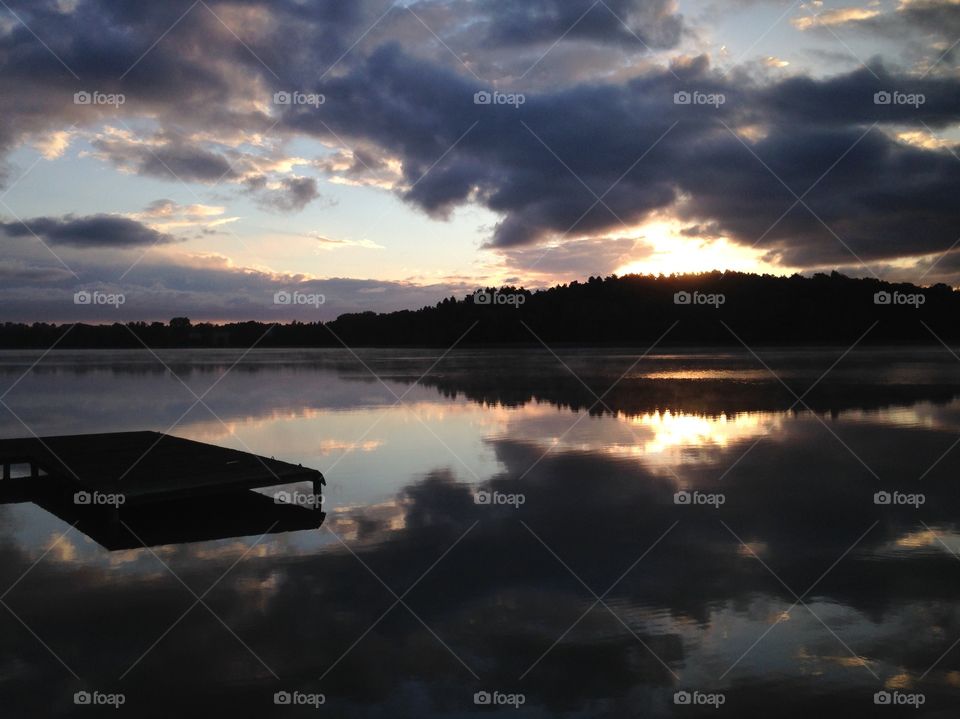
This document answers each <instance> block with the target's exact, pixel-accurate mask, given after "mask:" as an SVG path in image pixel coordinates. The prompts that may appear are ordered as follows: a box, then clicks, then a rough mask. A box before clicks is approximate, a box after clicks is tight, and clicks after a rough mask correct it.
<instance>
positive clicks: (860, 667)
mask: <svg viewBox="0 0 960 719" xmlns="http://www.w3.org/2000/svg"><path fill="white" fill-rule="evenodd" d="M640 352H642V350H640V351H639V352H638V351H637V350H631V349H603V350H584V349H562V350H557V354H558V356H554V355H553V354H552V353H551V352H549V351H547V350H545V349H543V350H533V349H529V350H509V351H506V350H504V351H480V350H454V351H452V352H449V353H446V354H445V353H443V352H442V351H439V350H358V351H357V352H356V353H353V352H352V351H347V350H342V351H335V350H253V351H251V352H249V353H246V354H245V353H242V352H239V351H230V350H223V351H210V350H167V351H158V352H157V353H156V355H154V354H151V353H148V352H145V351H144V352H124V351H53V352H50V353H48V354H45V355H43V354H42V353H40V352H3V353H0V394H3V393H4V392H5V393H6V394H3V397H2V401H3V403H4V404H3V405H0V436H2V437H4V438H6V437H20V436H30V434H31V433H36V434H37V435H40V436H45V435H57V434H76V433H93V432H112V431H126V430H133V429H150V430H155V431H161V432H169V433H171V434H174V435H177V436H180V437H185V438H189V439H194V440H199V441H203V442H208V443H212V444H217V445H221V446H225V447H231V448H236V449H243V450H246V451H251V452H255V453H258V454H261V455H265V456H268V457H275V458H276V459H281V460H285V461H288V462H293V463H302V464H303V465H304V466H308V467H313V468H316V469H319V470H320V471H322V472H323V473H324V475H325V476H326V478H327V482H328V486H327V491H326V493H325V497H324V511H325V512H326V513H327V516H326V519H325V521H324V522H323V524H322V526H321V527H320V528H319V529H314V530H307V531H300V532H290V533H285V534H269V533H268V534H264V533H265V532H268V530H269V529H270V526H269V522H267V523H265V526H263V527H262V529H258V531H257V533H256V534H254V535H251V536H246V537H226V538H223V539H219V540H215V541H209V542H199V543H189V544H170V545H164V546H159V547H153V548H151V549H146V548H140V549H130V550H121V551H112V552H111V551H106V550H105V549H103V548H102V547H100V545H98V544H97V543H95V542H94V541H93V540H92V539H90V538H89V537H87V536H85V535H84V534H83V533H81V532H80V531H79V530H78V529H76V528H72V527H71V526H70V524H67V523H65V522H63V521H61V520H59V519H57V518H56V517H54V516H53V515H51V514H48V513H47V512H46V511H44V510H43V509H41V508H39V507H37V506H35V505H33V504H7V505H3V506H0V599H2V603H3V607H5V608H0V715H2V716H3V717H8V716H10V717H21V716H23V717H27V716H29V717H34V716H74V715H76V716H83V715H90V714H97V713H98V712H99V713H101V714H103V715H107V716H117V715H118V714H117V713H115V712H116V709H115V708H114V706H115V705H117V704H122V706H121V707H120V708H121V710H122V711H126V712H131V713H133V714H134V715H135V716H138V717H141V716H174V715H186V716H193V715H198V714H200V713H214V712H215V713H216V715H217V716H238V717H246V716H258V717H262V716H278V717H282V716H295V715H310V716H334V717H381V716H383V717H461V716H471V715H475V714H476V715H484V716H523V717H641V716H643V717H650V716H653V717H659V716H698V715H700V716H716V717H721V716H737V717H748V716H765V715H770V716H797V717H800V716H803V717H808V716H811V715H818V716H829V717H832V716H838V717H839V716H850V715H853V716H858V715H863V716H870V715H874V714H876V715H877V716H915V717H919V716H944V717H946V716H951V717H953V716H956V711H957V706H958V702H960V646H958V643H960V604H958V602H957V597H958V595H960V556H958V554H957V553H958V551H960V533H958V520H960V493H958V491H957V476H958V473H957V470H958V468H960V448H957V447H956V446H955V445H956V444H957V443H958V441H960V434H958V432H960V359H958V358H957V357H956V356H954V355H953V354H952V353H951V352H950V351H948V350H947V349H946V348H944V347H933V348H926V349H899V348H868V349H856V350H853V351H851V352H849V353H848V354H844V348H837V349H832V348H820V349H803V350H788V349H762V350H757V355H758V356H754V355H753V354H752V353H750V352H747V351H736V350H731V349H719V350H718V349H711V348H698V349H669V348H666V349H664V348H658V349H656V350H654V351H653V352H651V353H650V354H648V355H646V356H641V354H640ZM25 373H26V374H25ZM144 461H149V456H147V457H145V458H144ZM38 481H40V480H38ZM78 692H87V693H88V694H86V695H82V694H81V695H79V698H77V693H78ZM87 699H89V701H90V705H84V704H83V702H85V701H87ZM77 701H79V702H81V703H80V704H79V705H78V704H77V703H75V702H77ZM111 712H114V713H111Z"/></svg>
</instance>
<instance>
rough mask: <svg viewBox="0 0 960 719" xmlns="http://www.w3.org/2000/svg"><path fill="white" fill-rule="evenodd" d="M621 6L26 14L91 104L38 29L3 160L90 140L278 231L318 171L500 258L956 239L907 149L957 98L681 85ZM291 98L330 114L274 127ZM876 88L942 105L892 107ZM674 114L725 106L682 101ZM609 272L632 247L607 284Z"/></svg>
mask: <svg viewBox="0 0 960 719" xmlns="http://www.w3.org/2000/svg"><path fill="white" fill-rule="evenodd" d="M606 4H607V5H608V6H609V7H608V8H605V7H603V6H602V5H597V6H594V7H592V8H591V6H590V4H589V3H588V2H587V1H586V0H583V1H581V0H576V1H575V2H570V3H561V2H558V1H557V0H534V2H531V3H522V4H519V5H518V4H516V3H508V2H506V0H486V1H485V2H466V0H452V1H451V2H439V0H432V1H424V2H419V3H416V4H414V5H413V6H412V10H413V12H415V13H416V15H417V16H419V17H420V18H421V19H423V20H424V22H426V23H427V24H428V25H429V26H430V28H431V29H433V30H434V32H436V33H437V34H438V35H439V37H440V38H441V39H443V41H444V44H446V45H447V46H448V47H444V46H443V44H441V43H439V42H437V39H436V38H435V37H434V36H433V35H431V34H430V32H429V31H428V30H427V29H426V28H424V27H423V24H422V23H420V22H419V21H418V20H417V17H415V16H414V15H413V14H412V13H411V12H410V11H409V10H407V9H406V8H404V7H399V6H398V7H393V8H392V9H389V11H388V8H389V7H390V4H389V2H386V1H380V0H368V1H365V2H357V3H350V4H349V7H347V6H346V5H344V4H343V3H338V2H319V3H311V4H309V5H305V4H302V3H299V2H295V1H294V0H280V1H279V2H274V3H264V2H258V1H257V0H249V1H247V2H244V3H242V4H229V5H228V4H226V3H212V4H211V10H213V11H216V12H217V13H218V14H221V11H222V18H221V19H223V20H224V21H225V22H227V23H228V24H230V29H227V28H226V27H224V25H223V23H222V22H221V21H220V20H218V19H217V17H215V16H214V15H213V14H212V13H211V12H210V11H208V10H207V9H205V7H204V6H202V5H197V6H195V7H193V9H192V10H191V9H190V8H191V4H190V3H189V2H188V1H187V0H174V1H172V2H169V3H163V4H160V5H149V6H140V7H134V6H128V5H124V4H117V3H111V2H106V1H105V0H80V1H79V2H77V3H76V4H75V6H73V8H72V9H69V8H68V7H67V6H66V5H60V4H57V3H54V2H52V1H51V2H37V3H31V4H30V5H29V6H27V5H24V6H23V7H21V6H20V5H18V6H17V8H18V14H20V11H22V14H21V17H23V18H24V20H25V21H26V22H28V23H29V24H30V25H31V26H33V27H42V28H43V37H44V42H45V43H46V44H47V46H48V47H49V49H50V50H52V51H53V52H54V53H56V55H57V56H59V57H60V59H61V60H62V61H63V63H65V64H66V66H67V67H69V68H71V69H72V70H73V71H74V72H76V73H77V75H79V76H80V77H82V78H83V81H82V82H77V81H75V80H74V78H72V77H71V76H70V72H69V71H68V70H67V69H66V68H65V67H64V65H62V64H61V63H60V61H58V60H57V58H56V57H55V56H54V55H53V54H51V52H50V51H48V50H47V48H45V47H44V46H43V45H41V44H39V43H37V42H36V40H35V38H33V37H32V36H31V35H29V33H27V32H26V31H25V30H23V29H22V28H20V27H19V26H16V27H13V28H12V29H11V30H10V31H9V32H6V33H4V34H2V35H0V93H3V95H4V96H9V97H19V98H29V102H27V101H18V102H14V103H10V104H9V106H8V107H7V108H6V110H7V111H6V112H5V113H4V115H3V117H2V118H0V151H9V150H10V149H11V148H12V147H15V146H17V144H18V143H20V142H24V141H27V140H31V141H36V142H39V143H41V146H42V147H45V148H46V149H45V152H47V153H48V154H50V155H56V154H57V153H60V152H62V149H61V145H62V142H61V140H62V138H60V139H58V137H59V136H58V135H57V134H56V133H60V132H63V131H64V128H66V127H69V126H70V125H72V124H73V123H77V127H78V130H77V132H79V133H84V137H89V138H90V139H89V142H90V146H91V148H92V149H91V152H92V153H93V155H94V156H95V157H97V158H99V159H101V160H104V161H107V162H110V163H111V164H113V165H114V166H116V167H118V168H121V169H123V170H125V171H127V172H130V173H135V174H138V175H146V176H150V177H156V178H161V179H164V180H167V181H176V180H175V178H176V177H179V178H181V179H183V180H184V181H186V182H197V183H203V184H208V185H212V184H215V183H219V182H222V183H223V184H224V185H226V186H230V187H233V188H235V189H237V190H238V191H240V192H252V193H253V194H254V196H255V198H256V199H257V201H258V202H259V203H260V204H261V205H262V206H265V207H269V208H271V209H274V210H277V211H281V212H296V211H299V210H302V209H304V208H305V207H306V206H307V205H308V204H309V203H310V202H312V201H315V200H316V199H317V198H318V197H319V196H320V188H319V186H318V184H317V180H316V179H314V178H313V177H309V176H306V177H305V176H303V174H304V173H303V171H302V170H300V167H301V166H307V167H312V168H314V169H317V170H320V171H321V172H323V173H324V175H325V176H326V177H327V178H328V179H330V180H331V181H339V182H345V183H352V184H359V185H368V186H373V187H378V188H383V189H387V190H388V191H391V192H394V193H396V194H397V195H398V196H400V197H401V198H402V199H403V200H404V201H405V202H406V203H407V204H408V205H409V206H410V207H413V208H415V209H417V210H418V211H421V212H424V213H426V214H427V215H429V216H431V217H434V218H437V219H444V218H447V217H450V216H451V213H453V212H454V211H455V210H456V209H457V208H460V207H464V206H470V205H476V206H481V207H483V208H486V209H487V210H489V211H490V212H492V213H494V214H495V215H496V216H497V217H498V218H499V219H498V221H497V223H496V224H495V226H494V227H493V228H492V229H491V231H490V232H489V234H488V236H487V237H486V238H485V239H486V245H487V247H490V248H495V249H498V250H501V251H506V250H510V249H512V248H517V249H519V248H530V247H534V246H538V245H545V244H547V243H557V244H566V243H567V242H569V241H573V242H576V241H585V240H588V239H591V238H598V237H612V238H617V237H629V236H634V235H635V234H636V232H635V231H636V230H637V227H638V226H639V225H642V224H643V223H644V222H645V221H647V220H648V219H649V218H650V217H651V216H652V215H654V214H657V213H664V214H673V215H676V216H678V217H680V218H682V219H684V220H685V221H687V222H689V223H690V224H697V225H709V226H715V227H716V228H717V231H718V232H722V233H723V234H724V235H725V236H727V237H729V238H730V240H731V241H732V242H739V243H741V244H744V245H752V244H753V243H755V242H757V241H758V239H760V238H762V242H761V244H760V247H762V248H763V249H766V250H767V251H768V252H769V253H770V257H771V258H772V260H773V261H780V262H781V263H788V262H789V263H809V264H807V265H805V266H813V265H816V266H820V265H821V264H824V263H827V264H829V263H839V262H843V263H846V262H847V261H849V259H850V257H851V254H850V252H851V251H852V252H854V253H855V254H856V255H857V256H858V257H861V258H863V259H864V260H866V261H868V262H869V261H886V260H891V259H895V258H903V257H911V256H922V255H925V254H928V253H930V252H935V251H937V250H944V249H946V248H947V247H949V246H950V244H952V243H953V242H954V241H955V239H956V237H955V235H956V230H955V228H956V227H957V225H958V224H960V223H958V221H960V214H958V210H957V207H956V203H955V201H954V197H953V196H954V194H955V192H954V190H955V188H956V187H957V186H958V180H960V176H958V172H960V163H957V162H956V160H955V158H953V156H952V155H951V154H950V150H951V149H952V148H949V147H943V146H937V145H933V144H919V143H910V142H906V141H903V140H902V139H898V138H903V137H909V135H905V134H904V133H909V132H917V131H920V130H922V129H923V124H926V125H928V126H929V127H931V128H933V129H935V130H937V131H939V130H944V129H946V128H950V127H952V126H955V125H956V124H957V122H958V121H960V99H958V98H960V92H958V90H960V81H958V79H957V78H955V77H949V76H947V75H946V74H943V73H936V72H934V73H931V74H929V75H928V76H927V77H925V78H921V77H920V74H919V73H915V74H912V75H911V74H909V73H904V72H901V71H896V72H888V71H887V70H886V69H885V68H884V66H883V63H882V62H880V61H879V60H875V61H871V67H872V68H873V71H874V72H875V73H876V76H874V75H872V74H871V73H870V72H868V71H866V70H862V69H861V70H857V71H855V72H851V73H846V74H839V75H833V76H819V77H813V76H810V75H805V74H799V73H798V74H794V75H791V76H786V77H780V76H778V77H777V78H776V79H771V78H769V77H765V76H764V74H763V73H762V72H760V71H759V70H758V71H757V72H759V74H757V75H754V74H751V72H753V70H749V71H748V70H747V69H745V68H746V67H747V66H744V67H741V68H738V69H737V70H736V71H734V72H728V73H726V74H720V73H719V72H717V71H715V70H714V69H712V68H711V64H710V60H709V58H708V57H707V56H705V55H702V56H696V57H679V58H674V59H673V62H672V64H671V65H670V66H669V67H667V66H666V60H667V55H666V54H665V53H662V54H659V55H658V54H657V52H656V51H658V50H676V49H677V48H678V47H679V45H678V43H679V41H680V38H681V37H682V33H683V32H684V25H683V18H682V17H681V15H680V14H679V12H678V11H677V8H676V7H675V5H674V4H673V3H672V2H669V1H668V0H616V1H614V0H609V2H607V3H606ZM956 7H957V6H956V4H955V3H944V2H939V3H935V2H933V1H932V0H916V1H914V2H904V3H902V4H901V5H900V6H899V7H898V8H897V10H895V11H894V12H893V13H882V14H880V15H877V16H875V17H874V16H871V17H865V15H864V13H863V12H861V13H860V14H859V15H857V13H855V12H853V13H851V12H849V10H850V9H848V12H846V14H845V15H842V14H841V15H838V14H835V13H834V14H831V13H832V12H834V11H828V12H827V13H822V14H821V15H820V16H819V17H820V18H821V20H822V21H823V22H828V23H830V22H841V21H842V22H844V23H845V24H846V25H849V26H856V27H863V28H866V27H868V26H869V27H872V28H874V29H875V30H877V31H879V30H878V29H879V28H881V23H887V22H892V20H891V18H893V19H896V21H897V22H909V23H910V25H911V26H912V27H916V28H926V29H932V28H933V27H934V26H935V25H936V24H937V21H941V26H943V27H952V26H951V25H950V24H949V22H950V21H949V18H951V17H953V16H954V15H955V13H956V10H955V8H956ZM188 10H190V11H189V12H187V11H188ZM853 10H864V8H854V9H853ZM865 12H868V13H869V12H874V9H873V8H872V7H868V8H866V10H865ZM184 13H186V14H184ZM385 13H386V14H385ZM181 17H182V19H181V20H180V22H179V23H178V24H177V25H176V27H175V28H174V30H173V31H171V32H169V33H168V34H166V35H165V36H164V37H163V40H162V42H159V43H157V44H156V45H155V46H152V43H154V41H155V40H156V38H157V37H159V36H160V35H161V34H162V33H163V32H164V31H165V30H166V29H168V28H170V27H171V25H173V24H174V22H175V21H177V20H178V18H181ZM378 18H382V20H381V22H380V23H378V24H377V25H376V27H374V28H373V29H371V30H370V32H369V33H366V34H364V33H365V32H366V30H367V29H369V28H370V27H371V25H373V24H374V21H376V20H378ZM844 18H845V19H844ZM891 27H892V26H891ZM811 29H812V28H811ZM568 30H569V32H568V33H567V34H566V35H563V33H564V32H566V31H568ZM924 31H926V30H924ZM634 33H635V34H636V35H637V36H638V37H639V40H638V37H634ZM238 37H239V38H240V40H242V43H240V42H238ZM561 37H562V38H563V39H562V40H561V42H560V43H559V44H558V45H557V47H556V49H551V50H550V53H549V56H548V57H546V58H545V59H544V60H543V61H542V62H541V63H539V64H538V65H537V66H536V67H535V68H534V69H533V70H532V71H531V72H530V73H529V74H528V75H524V73H525V72H526V70H527V69H529V68H531V66H532V65H533V64H534V62H535V61H536V60H537V59H538V58H539V57H542V56H543V55H544V52H545V50H547V49H548V48H550V47H551V45H552V44H553V43H554V42H556V41H557V39H558V38H561ZM358 39H360V40H361V41H360V42H359V43H357V44H356V46H355V47H352V49H351V46H352V45H353V44H354V43H355V42H356V41H357V40H358ZM644 44H645V45H647V46H648V47H649V48H652V49H653V50H654V51H655V52H654V53H649V52H648V50H647V49H646V48H644ZM567 46H569V47H567ZM147 48H151V49H150V51H149V52H148V53H147V54H146V55H144V50H145V49H147ZM565 48H566V49H567V50H570V52H572V53H573V54H574V55H575V56H577V57H582V58H583V63H582V67H575V65H576V63H575V62H573V61H572V60H571V58H570V57H569V56H566V57H565V56H564V52H565ZM625 48H630V50H629V52H628V53H627V54H626V55H625ZM944 49H945V48H944ZM347 50H350V52H346V51H347ZM451 50H453V53H451ZM942 52H943V51H940V53H941V54H942ZM345 53H346V54H345ZM454 55H456V57H454ZM637 55H639V56H642V57H641V59H639V60H638V59H637V58H636V57H635V56H637ZM624 57H628V58H629V61H624V60H623V58H624ZM574 59H575V58H574ZM766 62H767V64H771V63H772V64H774V65H776V64H779V61H777V60H775V59H771V58H768V59H767V61H766ZM947 62H948V60H945V61H944V63H943V64H944V65H946V64H947ZM548 66H549V67H548ZM758 66H759V67H761V68H762V66H763V62H761V63H759V64H758ZM488 70H489V71H490V74H489V75H488V74H486V73H487V71H488ZM472 73H477V74H480V77H481V78H484V79H478V77H476V76H475V75H474V74H472ZM121 76H122V77H123V78H124V79H123V80H119V79H118V78H120V77H121ZM521 77H525V79H524V80H523V81H522V82H521V81H520V78H521ZM487 78H489V79H487ZM519 85H524V86H523V87H519ZM278 89H285V90H289V89H300V90H302V91H304V92H318V93H322V94H323V95H324V97H325V100H326V101H325V102H324V103H323V104H322V105H320V106H317V107H305V106H293V105H288V106H275V105H273V104H272V102H271V98H272V96H273V92H275V91H276V90H278ZM495 89H496V90H502V91H513V90H516V91H522V92H523V93H524V96H525V102H524V103H523V105H520V106H518V107H512V106H509V105H495V104H491V105H475V104H474V101H473V98H474V94H475V93H476V92H477V91H478V90H488V91H492V90H495ZM79 90H88V91H91V90H96V91H100V92H105V93H110V92H119V93H124V94H125V96H126V101H125V103H124V104H123V105H122V106H120V107H109V106H98V105H92V104H91V105H77V104H74V102H73V95H74V93H75V92H77V91H79ZM881 90H901V91H903V92H916V93H920V94H923V95H924V96H925V98H926V102H925V104H924V105H923V106H922V107H919V108H918V107H911V106H908V105H894V104H891V105H884V106H878V105H876V104H874V102H873V95H874V93H876V92H878V91H881ZM680 91H685V92H690V91H696V92H700V93H705V94H719V95H722V96H723V97H724V98H725V103H724V104H723V105H722V106H720V107H711V106H697V105H681V104H676V103H675V102H674V94H675V93H677V92H680ZM874 122H877V123H879V124H878V125H877V126H876V127H875V128H874V129H872V130H870V131H869V132H867V130H868V129H869V128H870V127H871V125H873V123H874ZM921 122H922V123H923V124H921ZM118 128H120V129H118ZM131 128H139V130H140V132H134V130H133V129H131ZM143 128H148V129H147V131H143ZM864 133H866V135H864ZM305 137H306V138H312V139H314V140H319V141H320V142H322V143H324V144H325V145H326V146H328V147H329V148H336V149H331V150H330V153H329V154H327V155H324V156H322V157H320V158H309V157H308V158H301V157H299V156H296V155H294V154H292V152H291V151H290V149H289V145H290V144H292V143H291V141H293V140H296V139H300V138H305ZM44 143H45V144H44ZM344 147H346V148H347V149H343V148H344ZM350 148H352V149H350ZM765 165H766V167H765ZM831 168H832V169H831ZM828 170H829V172H828V173H827V174H826V175H825V176H824V178H823V179H822V180H819V182H818V178H819V177H820V176H821V175H823V174H824V173H825V172H827V171H828ZM815 182H818V184H817V185H816V187H815V188H814V189H813V191H812V192H811V193H810V195H809V196H807V197H805V198H804V203H806V205H809V209H807V208H806V207H804V206H803V205H798V206H796V207H794V208H793V209H792V210H790V209H789V208H790V207H791V205H792V204H794V202H795V201H796V197H795V196H794V194H793V193H796V194H798V195H799V194H801V193H803V192H804V191H805V190H806V189H807V188H809V187H811V186H812V185H813V184H814V183H815ZM788 188H789V189H788ZM143 221H144V222H147V219H146V218H143ZM154 221H157V222H158V221H159V218H153V220H151V221H150V222H151V224H152V223H153V222H154ZM561 238H562V239H561ZM844 244H845V245H847V248H849V249H847V248H845V247H844ZM581 247H582V246H581ZM616 252H617V246H616V244H614V245H613V246H612V249H611V251H610V253H607V254H603V255H598V256H597V257H598V258H599V259H601V260H602V262H598V264H604V263H606V264H609V262H608V259H609V258H610V256H612V255H615V254H616ZM553 254H554V253H553V252H551V255H553ZM574 254H576V248H574V249H571V252H570V256H571V257H572V256H573V255H574ZM563 256H564V255H563V253H558V254H557V257H558V258H560V259H562V258H563Z"/></svg>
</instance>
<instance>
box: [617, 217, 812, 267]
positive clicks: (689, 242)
mask: <svg viewBox="0 0 960 719" xmlns="http://www.w3.org/2000/svg"><path fill="white" fill-rule="evenodd" d="M687 227H689V223H684V222H680V221H679V220H675V219H658V220H655V221H652V222H647V223H645V224H643V225H641V226H639V227H638V228H637V229H636V239H637V241H638V242H637V246H638V247H644V249H645V255H644V256H643V257H641V258H638V259H636V260H629V261H627V262H625V263H624V264H622V265H621V266H619V267H618V268H617V269H616V270H615V274H617V275H628V274H665V275H668V274H671V273H677V274H682V273H689V272H709V271H712V270H732V271H737V272H757V273H768V274H776V275H783V274H792V273H793V272H795V271H796V269H795V268H792V267H785V266H783V265H779V264H774V263H772V262H769V261H767V260H765V259H764V254H765V251H764V250H762V249H758V248H751V247H744V246H743V245H739V244H737V243H735V242H733V241H732V240H730V239H729V238H728V237H725V236H722V235H720V236H699V237H698V236H692V237H691V236H688V235H685V234H683V232H682V231H683V230H684V229H685V228H687Z"/></svg>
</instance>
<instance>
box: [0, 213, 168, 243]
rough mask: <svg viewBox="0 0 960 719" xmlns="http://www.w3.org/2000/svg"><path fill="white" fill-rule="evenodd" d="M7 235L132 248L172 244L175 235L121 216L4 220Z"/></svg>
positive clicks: (0, 224) (49, 241) (72, 216)
mask: <svg viewBox="0 0 960 719" xmlns="http://www.w3.org/2000/svg"><path fill="white" fill-rule="evenodd" d="M0 232H2V233H3V234H5V235H6V236H7V237H14V238H24V237H27V238H30V237H35V236H36V237H40V238H41V239H42V240H44V241H46V242H48V243H50V244H51V245H68V246H71V247H79V248H103V247H109V248H121V249H122V248H130V247H152V246H154V245H161V244H169V243H171V242H175V241H176V239H175V238H174V237H173V236H172V235H168V234H164V233H161V232H157V231H156V230H153V229H151V228H149V227H147V226H146V225H144V224H143V223H141V222H138V221H136V220H131V219H129V218H127V217H121V216H119V215H103V214H101V215H90V216H87V217H76V216H74V215H65V216H63V217H35V218H33V219H29V220H24V221H22V222H20V221H16V222H6V223H0Z"/></svg>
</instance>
